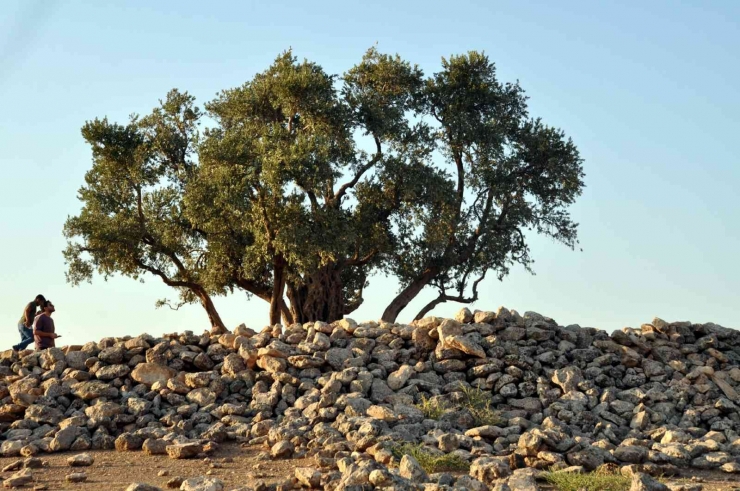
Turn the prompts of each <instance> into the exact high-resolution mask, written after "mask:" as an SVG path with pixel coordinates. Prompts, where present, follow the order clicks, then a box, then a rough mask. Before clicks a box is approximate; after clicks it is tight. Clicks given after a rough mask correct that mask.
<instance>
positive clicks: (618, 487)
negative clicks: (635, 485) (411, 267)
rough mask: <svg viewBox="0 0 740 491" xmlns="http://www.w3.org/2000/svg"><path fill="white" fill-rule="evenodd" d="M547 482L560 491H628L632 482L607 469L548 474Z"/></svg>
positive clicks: (546, 476) (546, 475)
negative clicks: (585, 472)
mask: <svg viewBox="0 0 740 491" xmlns="http://www.w3.org/2000/svg"><path fill="white" fill-rule="evenodd" d="M544 477H545V479H546V480H547V482H549V483H550V484H552V485H553V486H555V488H556V489H557V490H558V491H580V490H586V491H628V490H629V488H630V485H631V482H632V480H631V479H630V478H629V477H625V476H623V475H621V474H619V473H618V472H616V471H614V470H612V469H609V468H607V467H604V466H602V467H600V468H598V469H596V471H594V472H589V473H588V474H576V473H572V472H548V473H546V474H545V475H544Z"/></svg>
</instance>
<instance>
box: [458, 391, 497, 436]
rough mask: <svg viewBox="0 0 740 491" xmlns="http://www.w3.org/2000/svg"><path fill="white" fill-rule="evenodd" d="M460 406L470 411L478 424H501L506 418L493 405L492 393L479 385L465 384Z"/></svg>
mask: <svg viewBox="0 0 740 491" xmlns="http://www.w3.org/2000/svg"><path fill="white" fill-rule="evenodd" d="M461 392H462V396H463V398H462V401H461V403H460V406H461V407H463V408H466V409H467V410H468V411H470V414H472V415H473V418H474V419H475V424H476V425H478V426H485V425H492V426H501V425H502V424H503V423H505V420H504V419H503V418H502V417H501V413H500V412H499V411H496V410H494V409H493V408H492V407H491V394H490V393H489V392H485V391H483V390H481V389H480V388H479V387H470V386H463V387H462V388H461Z"/></svg>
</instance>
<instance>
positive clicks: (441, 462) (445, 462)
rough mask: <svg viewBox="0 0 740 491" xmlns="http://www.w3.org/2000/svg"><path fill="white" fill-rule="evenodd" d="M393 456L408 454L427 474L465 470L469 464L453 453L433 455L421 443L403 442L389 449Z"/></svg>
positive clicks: (397, 457)
mask: <svg viewBox="0 0 740 491" xmlns="http://www.w3.org/2000/svg"><path fill="white" fill-rule="evenodd" d="M391 452H392V453H393V456H394V457H395V458H396V459H398V460H401V458H402V457H403V456H404V455H410V456H412V457H413V458H415V459H416V460H417V462H419V465H421V467H422V468H423V469H424V470H425V471H426V472H427V473H429V474H433V473H435V472H444V471H467V470H468V469H470V464H469V463H468V462H467V461H466V460H464V459H462V458H461V457H460V456H458V455H455V454H444V455H435V454H433V453H431V452H429V451H428V450H425V449H424V446H423V445H421V444H416V445H414V444H411V443H404V444H403V445H397V446H395V447H393V449H392V450H391Z"/></svg>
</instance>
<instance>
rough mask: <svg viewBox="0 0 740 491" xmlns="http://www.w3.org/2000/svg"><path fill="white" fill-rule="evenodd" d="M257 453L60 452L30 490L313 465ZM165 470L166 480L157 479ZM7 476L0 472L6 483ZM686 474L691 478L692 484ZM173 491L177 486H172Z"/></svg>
mask: <svg viewBox="0 0 740 491" xmlns="http://www.w3.org/2000/svg"><path fill="white" fill-rule="evenodd" d="M261 450H262V449H261V448H257V447H251V448H242V447H240V446H239V445H236V444H225V445H222V446H220V447H219V448H218V449H217V450H216V451H215V452H214V453H213V454H212V455H211V456H210V457H209V458H208V459H192V460H173V459H170V458H169V457H167V456H166V455H157V456H148V455H144V453H142V452H115V451H110V450H106V451H89V452H87V453H89V454H90V455H92V456H93V457H94V458H95V462H94V463H93V465H92V466H90V467H69V466H68V465H67V459H68V458H69V457H71V456H73V455H76V454H78V453H80V452H63V453H57V454H50V455H40V456H39V457H40V458H41V459H42V460H43V461H46V462H48V466H45V467H43V468H40V469H33V475H34V478H35V482H34V483H33V484H31V485H28V486H27V487H26V489H32V488H33V487H34V486H39V485H43V486H46V487H45V488H43V489H48V490H58V489H62V490H69V489H74V490H81V491H83V490H84V491H97V490H105V491H119V490H121V491H122V490H125V489H126V488H127V487H128V486H129V485H130V484H132V483H135V482H140V483H146V484H152V485H155V486H159V487H161V488H162V489H167V481H169V480H170V479H172V478H173V477H182V478H185V479H187V478H190V477H198V476H203V475H211V476H213V477H217V478H218V479H221V480H222V481H224V483H225V484H226V488H225V489H227V490H228V489H231V488H235V487H238V486H251V485H253V484H254V483H255V481H257V480H263V481H264V482H266V483H267V484H270V483H275V482H282V481H284V480H285V479H289V478H291V477H292V476H293V475H294V471H295V469H296V468H297V467H314V465H315V464H314V460H313V459H310V458H307V459H290V460H276V461H273V460H260V459H259V458H258V454H259V453H260V451H261ZM17 460H19V458H10V457H4V458H0V468H4V467H5V466H6V465H8V464H11V463H13V462H15V461H17ZM160 471H166V472H167V475H166V476H159V475H158V474H159V472H160ZM73 472H85V473H86V474H87V481H85V482H82V483H68V482H66V481H65V476H67V475H68V474H70V473H73ZM12 474H13V472H4V473H2V478H3V479H7V478H8V477H10V476H11V475H12ZM692 476H693V477H694V479H693V480H692V479H691V478H692ZM670 481H671V482H686V483H689V482H699V483H701V484H703V485H704V490H705V491H740V476H733V475H728V474H724V473H721V472H705V471H696V472H694V471H692V472H690V473H687V474H686V475H684V476H682V477H681V478H676V479H671V480H670ZM178 488H179V487H178Z"/></svg>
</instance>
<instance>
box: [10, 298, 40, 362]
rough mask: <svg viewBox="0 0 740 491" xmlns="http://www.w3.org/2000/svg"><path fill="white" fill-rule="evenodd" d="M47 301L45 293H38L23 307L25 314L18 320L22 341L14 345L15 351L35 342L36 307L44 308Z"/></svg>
mask: <svg viewBox="0 0 740 491" xmlns="http://www.w3.org/2000/svg"><path fill="white" fill-rule="evenodd" d="M45 303H46V298H44V296H43V295H41V294H39V295H36V298H34V299H33V302H28V304H27V305H26V308H24V309H23V316H22V317H21V320H20V321H18V332H19V333H20V335H21V342H20V343H18V344H16V345H15V346H13V349H14V350H15V351H20V350H24V349H26V347H27V346H28V345H29V344H31V343H33V327H32V326H33V322H34V317H36V307H38V308H39V309H43V307H44V304H45Z"/></svg>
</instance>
